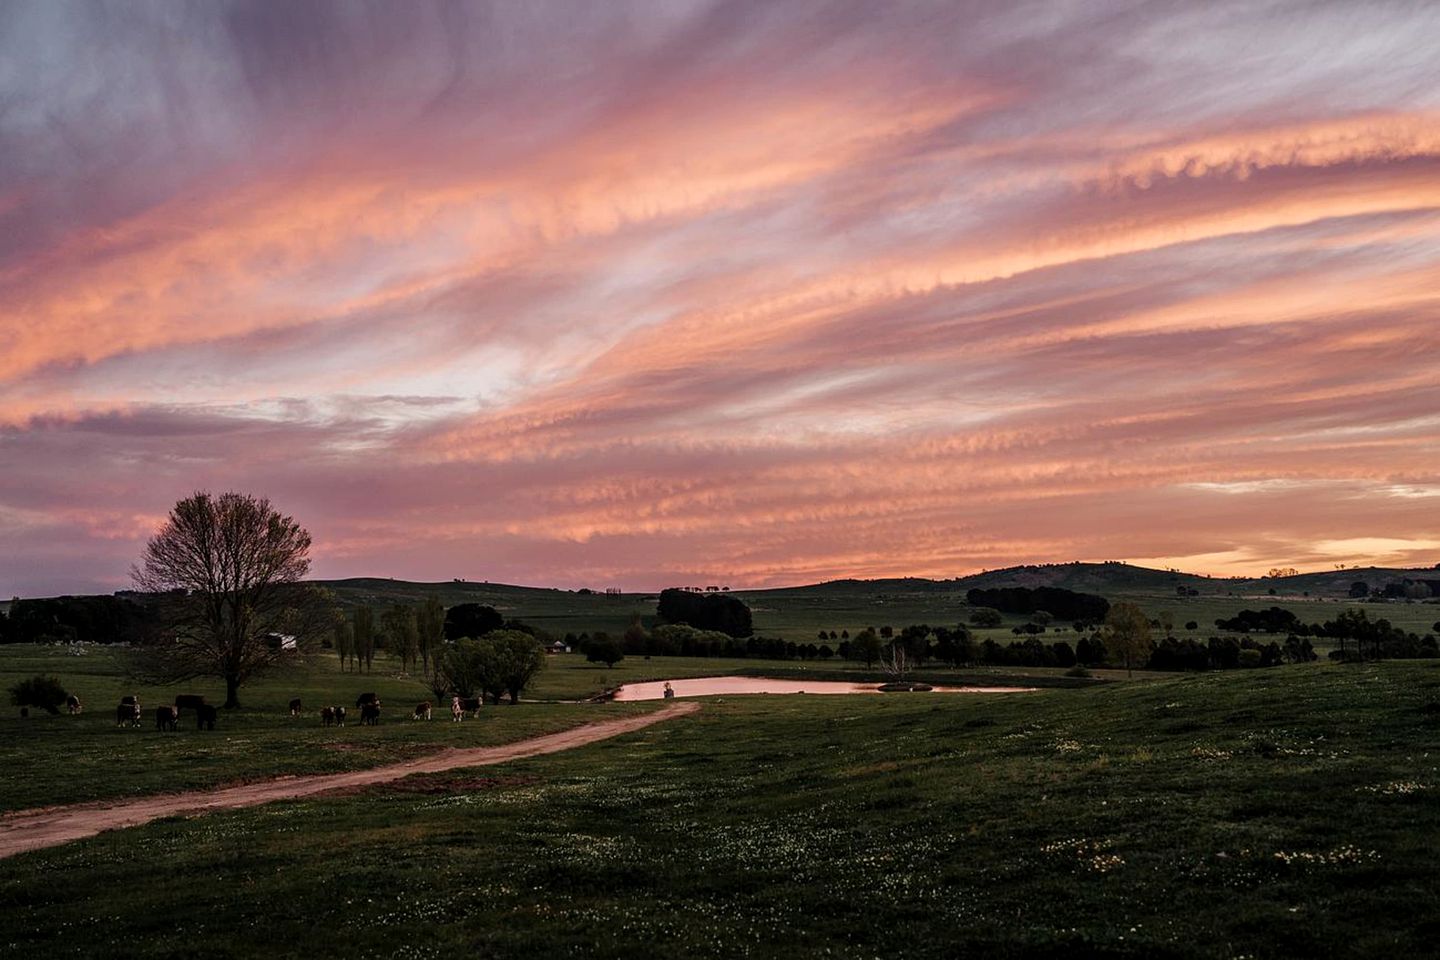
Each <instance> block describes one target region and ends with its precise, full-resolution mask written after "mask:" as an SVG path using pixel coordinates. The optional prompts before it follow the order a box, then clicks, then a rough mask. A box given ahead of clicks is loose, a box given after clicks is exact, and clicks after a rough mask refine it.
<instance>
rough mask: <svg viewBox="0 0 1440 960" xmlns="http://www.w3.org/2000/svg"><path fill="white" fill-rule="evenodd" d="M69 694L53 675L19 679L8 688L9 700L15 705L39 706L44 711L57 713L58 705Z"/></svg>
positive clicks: (58, 710)
mask: <svg viewBox="0 0 1440 960" xmlns="http://www.w3.org/2000/svg"><path fill="white" fill-rule="evenodd" d="M68 696H69V694H68V693H67V692H66V691H65V685H64V684H62V683H61V682H60V681H59V680H58V679H56V678H55V677H46V676H40V675H36V676H33V677H31V678H30V679H29V680H21V681H20V682H19V683H17V684H15V686H13V687H11V688H10V702H11V703H13V704H14V705H15V706H17V707H39V708H40V709H41V710H44V711H45V712H46V713H52V714H53V713H59V712H60V705H61V704H63V703H64V702H65V698H66V697H68Z"/></svg>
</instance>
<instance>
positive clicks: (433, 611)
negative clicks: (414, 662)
mask: <svg viewBox="0 0 1440 960" xmlns="http://www.w3.org/2000/svg"><path fill="white" fill-rule="evenodd" d="M415 629H416V630H417V631H418V633H419V636H420V660H421V662H422V664H423V666H424V670H425V672H426V673H427V674H430V673H431V672H432V668H435V667H438V666H439V661H440V648H441V647H442V646H444V644H445V604H443V603H441V602H440V599H439V598H438V597H435V596H429V597H426V598H425V599H424V600H423V601H421V603H420V606H419V608H418V609H417V610H416V611H415ZM436 696H437V697H438V696H439V694H437V695H436Z"/></svg>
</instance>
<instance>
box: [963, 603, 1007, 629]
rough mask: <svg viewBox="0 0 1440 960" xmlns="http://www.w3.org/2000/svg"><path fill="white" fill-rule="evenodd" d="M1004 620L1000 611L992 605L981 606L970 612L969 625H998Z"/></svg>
mask: <svg viewBox="0 0 1440 960" xmlns="http://www.w3.org/2000/svg"><path fill="white" fill-rule="evenodd" d="M1004 620H1005V618H1004V617H1002V616H1000V611H999V610H996V609H994V608H992V607H981V608H979V609H978V610H975V611H974V612H972V613H971V614H970V625H971V626H974V627H998V626H1000V624H1001V623H1003V622H1004Z"/></svg>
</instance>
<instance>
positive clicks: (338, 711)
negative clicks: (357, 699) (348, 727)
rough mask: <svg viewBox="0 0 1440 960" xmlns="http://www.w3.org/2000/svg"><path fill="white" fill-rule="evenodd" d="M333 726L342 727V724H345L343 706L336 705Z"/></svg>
mask: <svg viewBox="0 0 1440 960" xmlns="http://www.w3.org/2000/svg"><path fill="white" fill-rule="evenodd" d="M335 726H337V727H343V726H345V708H344V707H336V708H335Z"/></svg>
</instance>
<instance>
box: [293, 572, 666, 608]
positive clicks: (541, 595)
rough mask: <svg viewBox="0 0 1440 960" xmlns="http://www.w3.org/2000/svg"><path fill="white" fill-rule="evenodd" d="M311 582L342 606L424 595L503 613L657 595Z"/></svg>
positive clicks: (383, 580)
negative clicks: (513, 610)
mask: <svg viewBox="0 0 1440 960" xmlns="http://www.w3.org/2000/svg"><path fill="white" fill-rule="evenodd" d="M312 582H313V583H314V584H315V585H316V586H317V587H324V588H325V589H327V590H329V591H330V592H332V593H333V594H335V597H336V599H337V600H339V601H340V605H341V606H342V607H355V606H359V605H360V604H369V605H370V606H377V607H378V606H385V605H388V604H392V603H415V602H418V601H420V600H423V599H425V598H426V597H438V598H439V599H440V602H441V603H443V604H445V606H447V607H453V606H454V605H455V604H457V603H484V604H488V605H490V606H492V607H494V608H495V609H497V610H499V611H501V612H502V613H503V612H505V611H508V610H512V609H514V608H516V607H518V606H521V605H524V606H527V607H533V606H536V605H543V606H546V607H552V606H555V605H561V606H564V605H567V604H578V605H582V606H585V607H589V606H590V605H591V604H593V603H597V602H604V601H606V600H610V601H617V600H619V601H623V602H625V603H627V604H634V603H637V602H641V601H644V600H646V599H647V598H648V602H649V603H651V604H652V605H653V604H654V603H655V601H656V599H657V597H658V594H657V593H628V594H624V595H623V597H614V596H608V595H606V594H604V593H595V592H585V593H581V592H578V591H575V590H560V589H557V588H555V587H522V586H516V585H514V584H508V583H488V582H484V581H473V580H441V581H438V582H435V583H425V582H417V581H411V580H394V579H390V578H387V577H351V578H349V579H346V580H315V581H312Z"/></svg>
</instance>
